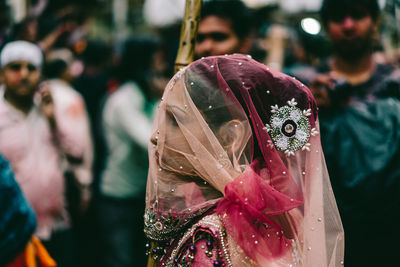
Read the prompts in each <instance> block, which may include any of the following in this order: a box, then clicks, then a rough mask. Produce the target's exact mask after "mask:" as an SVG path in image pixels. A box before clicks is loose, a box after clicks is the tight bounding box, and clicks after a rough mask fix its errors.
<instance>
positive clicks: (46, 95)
mask: <svg viewBox="0 0 400 267" xmlns="http://www.w3.org/2000/svg"><path fill="white" fill-rule="evenodd" d="M39 92H40V104H39V107H40V110H41V111H42V114H43V115H44V116H45V117H46V119H47V120H48V121H49V123H50V126H51V127H52V128H55V127H56V119H55V115H54V101H53V97H52V95H51V92H50V89H49V87H48V84H47V83H42V84H41V85H40V91H39Z"/></svg>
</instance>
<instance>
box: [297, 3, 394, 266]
mask: <svg viewBox="0 0 400 267" xmlns="http://www.w3.org/2000/svg"><path fill="white" fill-rule="evenodd" d="M321 18H322V21H323V24H324V26H325V28H326V32H327V34H328V36H329V38H330V40H331V42H332V46H333V55H332V57H331V58H330V59H328V60H327V61H326V62H324V63H323V64H321V65H320V66H319V67H317V68H316V70H315V71H316V72H315V77H314V78H312V79H311V83H310V89H311V91H312V92H313V94H314V96H315V98H316V100H317V103H318V105H319V108H320V109H319V121H320V126H321V128H320V129H321V142H322V147H323V149H324V154H325V157H326V162H327V166H328V171H329V175H330V178H331V182H332V187H333V190H334V193H335V197H336V200H337V204H338V207H339V211H340V213H341V217H342V222H343V226H344V230H345V239H346V245H345V249H346V251H345V252H346V253H345V261H344V263H345V265H346V266H363V267H364V266H395V265H398V263H397V261H398V260H397V252H396V250H397V249H396V247H398V245H397V240H398V238H399V237H400V232H399V231H398V225H397V222H398V221H399V218H400V216H399V213H398V212H397V211H398V210H399V208H400V201H399V198H398V197H397V195H398V194H399V193H400V167H399V162H400V90H399V88H400V87H399V77H400V75H399V71H398V70H397V69H396V68H394V67H393V66H390V65H384V64H379V63H377V62H376V61H375V60H374V56H373V45H374V42H375V41H376V38H375V36H376V34H377V29H378V22H379V6H378V3H377V1H376V0H339V1H338V0H325V1H324V2H323V4H322V8H321ZM298 78H300V79H301V80H303V81H306V80H310V77H306V78H304V77H298Z"/></svg>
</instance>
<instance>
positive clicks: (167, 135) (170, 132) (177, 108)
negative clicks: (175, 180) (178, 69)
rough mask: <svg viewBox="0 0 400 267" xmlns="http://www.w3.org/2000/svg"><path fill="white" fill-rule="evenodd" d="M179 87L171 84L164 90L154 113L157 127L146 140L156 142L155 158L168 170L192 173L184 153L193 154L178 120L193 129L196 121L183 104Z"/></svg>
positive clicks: (184, 102) (181, 89) (183, 96)
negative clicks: (156, 112)
mask: <svg viewBox="0 0 400 267" xmlns="http://www.w3.org/2000/svg"><path fill="white" fill-rule="evenodd" d="M183 91H184V90H183V88H180V87H178V88H173V89H172V90H170V91H169V92H168V94H164V100H163V101H162V102H161V104H160V108H159V110H158V114H157V117H158V118H159V121H158V126H157V127H158V128H157V130H156V131H155V132H154V133H153V135H152V136H151V138H150V141H151V142H152V143H153V144H154V145H156V146H157V147H156V152H155V156H156V160H157V161H158V162H159V164H160V167H161V168H163V169H166V170H169V171H172V172H179V173H182V174H187V175H193V168H192V165H191V164H190V163H189V161H188V160H187V159H186V157H185V156H184V154H186V155H188V154H193V152H192V149H191V147H190V145H189V143H188V141H187V139H186V137H185V135H184V134H183V132H182V129H181V127H182V126H180V125H179V123H181V124H184V125H185V128H187V129H193V127H195V126H196V124H197V119H196V118H195V116H194V114H193V113H192V112H191V111H190V109H189V108H187V106H186V102H187V100H186V99H185V94H184V92H183Z"/></svg>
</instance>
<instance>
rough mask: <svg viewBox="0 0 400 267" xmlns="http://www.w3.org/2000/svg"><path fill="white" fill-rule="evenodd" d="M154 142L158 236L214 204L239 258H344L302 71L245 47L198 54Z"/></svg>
mask: <svg viewBox="0 0 400 267" xmlns="http://www.w3.org/2000/svg"><path fill="white" fill-rule="evenodd" d="M149 152H150V153H149V159H150V170H149V176H148V184H147V196H146V205H147V208H146V215H145V232H146V234H147V236H148V237H149V238H150V239H151V240H153V241H159V242H164V241H165V242H170V241H171V240H175V239H178V238H180V236H181V235H182V233H183V232H184V231H185V230H186V229H188V228H189V227H190V226H191V225H193V223H194V222H196V221H198V219H199V218H201V217H202V215H205V214H210V213H214V214H216V215H218V217H219V218H220V220H221V221H222V223H223V225H224V228H225V229H224V231H225V232H226V234H227V236H228V237H227V240H230V241H229V244H230V246H229V249H228V250H229V251H231V252H232V253H230V261H231V262H232V264H233V265H234V266H243V264H244V262H248V264H249V266H250V265H258V266H307V267H312V266H340V265H341V261H342V259H343V246H344V235H343V229H342V224H341V221H340V217H339V213H338V211H337V207H336V203H335V199H334V196H333V193H332V190H331V186H330V182H329V177H328V173H327V171H326V166H325V161H324V157H323V152H322V149H321V145H320V139H319V135H318V121H317V108H316V104H315V101H314V98H313V97H312V94H311V93H310V91H309V90H308V89H307V88H306V87H305V86H304V85H302V84H301V83H300V82H298V81H297V80H295V79H293V78H291V77H288V76H286V75H284V74H282V73H280V72H277V71H274V70H272V69H269V68H268V67H266V66H264V65H262V64H260V63H258V62H256V61H254V60H252V59H251V58H249V57H247V56H243V55H231V56H217V57H208V58H205V59H201V60H198V61H196V62H194V63H192V64H191V65H189V66H188V67H187V68H185V69H183V70H181V71H180V72H179V73H177V74H176V75H175V76H174V78H173V79H172V80H171V81H170V83H169V84H168V86H167V88H166V90H165V92H164V96H163V98H162V101H161V103H160V106H159V110H158V113H157V116H156V121H155V123H154V134H153V136H152V142H151V143H150V145H149ZM233 251H235V253H233ZM165 257H168V255H165ZM164 260H165V259H164ZM164 262H168V260H165V261H164Z"/></svg>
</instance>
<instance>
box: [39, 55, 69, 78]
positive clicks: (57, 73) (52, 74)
mask: <svg viewBox="0 0 400 267" xmlns="http://www.w3.org/2000/svg"><path fill="white" fill-rule="evenodd" d="M67 68H68V64H67V63H66V62H65V61H64V60H62V59H54V60H51V61H49V62H46V63H45V64H44V66H43V75H44V76H46V77H47V78H49V79H54V78H60V77H61V75H62V74H63V73H64V72H65V71H66V70H67Z"/></svg>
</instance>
